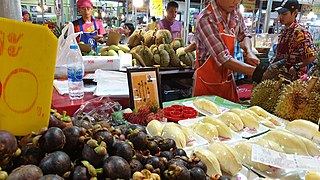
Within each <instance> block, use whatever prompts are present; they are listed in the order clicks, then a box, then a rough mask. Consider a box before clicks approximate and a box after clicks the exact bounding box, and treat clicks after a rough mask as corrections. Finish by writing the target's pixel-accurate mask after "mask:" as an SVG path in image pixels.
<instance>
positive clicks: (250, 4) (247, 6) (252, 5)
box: [241, 0, 256, 12]
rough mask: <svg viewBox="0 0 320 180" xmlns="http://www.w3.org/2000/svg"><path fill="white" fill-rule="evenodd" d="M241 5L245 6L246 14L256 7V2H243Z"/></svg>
mask: <svg viewBox="0 0 320 180" xmlns="http://www.w3.org/2000/svg"><path fill="white" fill-rule="evenodd" d="M241 4H242V5H243V7H244V11H245V12H251V11H253V10H254V9H255V7H256V0H242V2H241Z"/></svg>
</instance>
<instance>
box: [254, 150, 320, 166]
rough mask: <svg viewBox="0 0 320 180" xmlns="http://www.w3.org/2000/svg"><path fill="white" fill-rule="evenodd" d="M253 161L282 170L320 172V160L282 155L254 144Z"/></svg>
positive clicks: (294, 155)
mask: <svg viewBox="0 0 320 180" xmlns="http://www.w3.org/2000/svg"><path fill="white" fill-rule="evenodd" d="M251 160H252V161H254V162H259V163H262V164H266V165H269V166H273V167H277V168H281V169H295V170H296V169H305V170H316V171H320V159H319V158H316V157H311V156H302V155H296V154H285V153H280V152H277V151H274V150H271V149H268V148H265V147H262V146H259V145H256V144H252V154H251Z"/></svg>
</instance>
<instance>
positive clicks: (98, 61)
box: [83, 53, 132, 72]
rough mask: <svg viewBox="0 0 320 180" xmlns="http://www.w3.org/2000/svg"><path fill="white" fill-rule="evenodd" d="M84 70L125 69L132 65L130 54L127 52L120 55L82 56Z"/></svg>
mask: <svg viewBox="0 0 320 180" xmlns="http://www.w3.org/2000/svg"><path fill="white" fill-rule="evenodd" d="M83 61H84V69H85V72H94V71H95V70H97V69H103V70H118V71H120V70H125V69H126V67H131V66H132V55H131V54H129V53H127V54H124V55H122V56H121V57H116V56H83Z"/></svg>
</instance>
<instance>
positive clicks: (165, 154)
mask: <svg viewBox="0 0 320 180" xmlns="http://www.w3.org/2000/svg"><path fill="white" fill-rule="evenodd" d="M160 156H161V157H165V158H167V160H168V161H170V160H171V159H172V158H173V154H172V152H171V151H162V152H161V153H160Z"/></svg>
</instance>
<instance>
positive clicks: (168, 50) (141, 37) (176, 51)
mask: <svg viewBox="0 0 320 180" xmlns="http://www.w3.org/2000/svg"><path fill="white" fill-rule="evenodd" d="M183 46H184V43H183V40H182V39H181V38H176V39H174V40H172V36H171V33H170V31H168V30H149V31H147V32H146V31H144V30H135V31H134V32H133V33H132V35H131V36H130V39H129V47H130V48H131V51H130V53H131V54H132V57H133V58H134V59H136V62H137V65H140V66H154V65H157V66H160V67H185V66H192V65H193V62H194V59H195V57H194V56H195V54H194V53H185V52H184V47H183Z"/></svg>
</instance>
